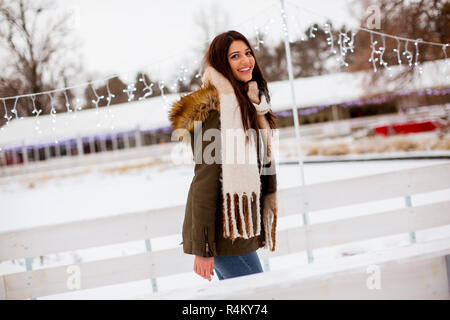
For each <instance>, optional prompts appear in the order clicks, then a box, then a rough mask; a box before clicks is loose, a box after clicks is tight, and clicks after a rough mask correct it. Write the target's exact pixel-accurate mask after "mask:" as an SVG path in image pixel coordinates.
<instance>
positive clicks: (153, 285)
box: [145, 239, 158, 293]
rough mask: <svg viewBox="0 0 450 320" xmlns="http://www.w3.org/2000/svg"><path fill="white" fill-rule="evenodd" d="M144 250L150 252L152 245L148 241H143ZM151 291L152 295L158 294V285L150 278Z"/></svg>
mask: <svg viewBox="0 0 450 320" xmlns="http://www.w3.org/2000/svg"><path fill="white" fill-rule="evenodd" d="M145 248H146V249H147V251H148V252H152V245H151V243H150V239H145ZM151 280H152V291H153V293H156V292H158V283H157V282H156V279H154V278H152V279H151Z"/></svg>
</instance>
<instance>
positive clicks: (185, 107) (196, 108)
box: [169, 85, 220, 140]
mask: <svg viewBox="0 0 450 320" xmlns="http://www.w3.org/2000/svg"><path fill="white" fill-rule="evenodd" d="M211 110H217V111H220V103H219V93H218V92H217V89H216V88H215V87H214V86H213V85H208V86H206V87H201V88H200V89H199V90H197V91H194V92H192V93H191V94H188V95H187V96H184V97H182V98H181V99H180V100H178V101H177V102H175V103H174V104H173V105H172V108H171V109H170V111H169V120H170V122H171V123H172V130H173V131H174V134H175V135H176V136H177V138H178V140H181V139H182V134H180V133H177V132H176V130H177V129H185V130H188V131H189V132H190V133H192V132H193V131H194V121H202V122H205V120H206V119H207V118H208V115H209V112H210V111H211Z"/></svg>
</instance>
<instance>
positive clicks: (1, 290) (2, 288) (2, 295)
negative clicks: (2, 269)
mask: <svg viewBox="0 0 450 320" xmlns="http://www.w3.org/2000/svg"><path fill="white" fill-rule="evenodd" d="M0 300H6V285H5V278H4V277H3V276H0Z"/></svg>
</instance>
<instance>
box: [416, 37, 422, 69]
mask: <svg viewBox="0 0 450 320" xmlns="http://www.w3.org/2000/svg"><path fill="white" fill-rule="evenodd" d="M421 41H422V39H420V38H419V39H417V40H416V41H414V47H415V48H416V54H415V61H414V67H415V68H417V69H418V70H419V74H422V73H423V68H422V66H421V65H420V64H419V42H421Z"/></svg>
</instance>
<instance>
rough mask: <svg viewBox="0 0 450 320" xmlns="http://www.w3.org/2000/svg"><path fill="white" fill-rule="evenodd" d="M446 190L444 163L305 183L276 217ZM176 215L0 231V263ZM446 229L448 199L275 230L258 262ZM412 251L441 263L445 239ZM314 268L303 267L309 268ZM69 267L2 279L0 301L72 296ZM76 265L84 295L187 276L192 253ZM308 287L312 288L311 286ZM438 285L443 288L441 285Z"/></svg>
mask: <svg viewBox="0 0 450 320" xmlns="http://www.w3.org/2000/svg"><path fill="white" fill-rule="evenodd" d="M447 188H450V163H446V164H440V165H433V166H426V167H420V168H414V169H407V170H402V171H397V172H389V173H384V174H376V175H370V176H364V177H359V178H353V179H346V180H337V181H331V182H326V183H320V184H311V185H306V186H303V187H293V188H287V189H283V190H280V191H279V215H280V217H284V216H289V215H297V214H300V213H308V214H314V211H317V210H322V209H331V208H335V207H339V206H346V205H352V204H358V203H365V202H369V201H376V200H384V199H389V198H394V197H409V196H411V195H414V194H419V193H424V192H430V191H437V190H443V189H447ZM183 216H184V206H176V207H169V208H164V209H157V210H149V211H144V212H136V213H131V214H120V215H115V216H109V217H105V218H98V219H93V220H86V221H79V222H71V223H62V224H58V225H52V226H43V227H36V228H30V229H24V230H14V231H8V232H4V233H0V262H2V261H6V260H11V259H19V258H31V257H38V256H42V255H46V254H52V253H58V252H66V251H70V250H75V249H85V248H92V247H98V246H105V245H112V244H117V243H123V242H129V241H135V240H146V239H151V238H157V237H162V236H169V235H174V234H179V233H180V231H181V226H182V222H183ZM448 224H450V199H449V200H448V201H441V202H437V203H431V204H426V205H420V206H407V207H405V208H402V209H397V210H389V211H385V212H379V213H375V214H370V215H364V216H358V217H351V218H346V219H339V220H336V221H329V222H323V223H317V224H312V225H308V226H301V227H292V228H289V229H285V230H280V231H278V234H277V251H276V252H274V253H269V252H267V251H266V250H261V251H259V252H260V255H261V256H262V257H263V258H270V257H275V256H280V255H286V254H291V253H296V252H299V251H303V250H313V249H316V248H324V247H328V246H334V245H338V244H344V243H348V242H353V241H360V240H367V239H373V238H378V237H383V236H390V235H395V234H401V233H408V232H413V231H417V230H423V229H427V228H433V227H439V226H443V225H448ZM412 246H413V248H415V246H421V247H420V248H422V249H421V250H422V251H424V252H425V253H424V255H425V256H427V257H428V256H430V255H431V256H433V257H434V258H436V259H441V260H439V261H441V262H442V259H445V258H444V257H445V256H446V255H448V254H450V238H447V239H444V240H442V241H441V242H439V245H438V248H439V250H436V249H435V248H436V246H434V245H433V244H425V245H424V244H422V243H417V244H413V245H412ZM399 250H400V249H399ZM399 252H400V253H401V252H403V251H401V250H400V251H399ZM412 252H414V251H412ZM412 254H413V253H412ZM405 259H406V258H405ZM369 260H370V259H369ZM441 264H442V263H441ZM314 265H315V264H312V265H311V266H309V268H312V269H311V270H313V269H314ZM71 266H73V265H66V266H57V267H48V268H45V269H39V270H30V271H26V272H20V273H13V274H6V275H2V276H0V298H1V299H27V298H34V297H40V296H46V295H52V294H58V293H64V292H69V291H72V289H69V288H68V286H67V280H68V277H69V276H70V274H69V273H68V268H69V267H71ZM76 266H78V267H79V270H80V271H81V272H80V276H81V278H80V279H81V289H80V290H83V289H88V288H95V287H101V286H107V285H113V284H119V283H124V282H130V281H137V280H145V279H157V278H158V277H163V276H168V275H174V274H179V273H184V272H189V271H192V256H191V255H186V254H184V253H183V252H182V248H181V247H179V248H174V249H166V250H160V251H153V252H145V253H139V254H134V255H128V256H125V257H117V258H111V259H104V260H100V261H92V262H85V263H80V264H77V265H76ZM405 266H406V265H405ZM444 266H446V265H445V264H444ZM443 268H444V267H443ZM447 268H448V266H447ZM427 270H428V271H427V272H428V273H430V274H431V276H433V270H437V269H436V267H435V269H433V264H431V265H430V266H429V268H428V269H427ZM395 272H397V273H395ZM395 272H394V274H398V272H399V271H398V270H396V271H395ZM403 272H404V273H406V274H408V272H409V271H408V269H406V270H403ZM253 276H262V275H253ZM441 279H442V278H441ZM445 279H447V276H445ZM231 280H232V279H230V280H229V281H231ZM413 280H414V279H411V281H413ZM337 283H339V282H337ZM311 285H312V286H314V283H312V284H311ZM315 285H316V286H317V283H316V284H315ZM445 285H446V286H447V287H446V288H447V289H448V283H446V284H445ZM335 290H337V291H336V294H335V295H336V296H339V295H341V296H342V297H344V296H345V290H346V287H345V286H342V287H341V288H340V291H339V290H338V288H335ZM447 294H448V291H447ZM212 296H214V295H213V294H212ZM300 297H302V295H301V294H299V298H300ZM293 298H295V296H294V297H293Z"/></svg>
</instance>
